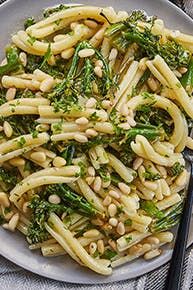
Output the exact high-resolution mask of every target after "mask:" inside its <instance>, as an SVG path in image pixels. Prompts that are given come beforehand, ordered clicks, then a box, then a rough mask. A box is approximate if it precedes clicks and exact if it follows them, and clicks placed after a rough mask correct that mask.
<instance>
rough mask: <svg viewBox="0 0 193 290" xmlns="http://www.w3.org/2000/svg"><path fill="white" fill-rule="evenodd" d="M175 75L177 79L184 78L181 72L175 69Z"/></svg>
mask: <svg viewBox="0 0 193 290" xmlns="http://www.w3.org/2000/svg"><path fill="white" fill-rule="evenodd" d="M173 73H174V74H175V76H176V77H177V78H181V77H182V74H181V73H180V72H179V70H176V69H174V70H173Z"/></svg>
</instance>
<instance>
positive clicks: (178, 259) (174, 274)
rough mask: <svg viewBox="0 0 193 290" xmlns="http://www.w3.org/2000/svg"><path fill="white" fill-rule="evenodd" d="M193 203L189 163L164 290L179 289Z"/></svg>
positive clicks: (192, 178)
mask: <svg viewBox="0 0 193 290" xmlns="http://www.w3.org/2000/svg"><path fill="white" fill-rule="evenodd" d="M192 205H193V166H192V164H191V175H190V181H189V186H188V192H187V196H186V199H185V202H184V207H183V212H182V216H181V220H180V224H179V228H178V233H177V237H176V241H175V246H174V251H173V255H172V259H171V263H170V268H169V271H168V275H167V278H166V283H165V288H164V289H165V290H179V289H180V283H181V276H182V269H183V262H184V256H185V250H186V244H187V239H188V232H189V226H190V220H191V215H192Z"/></svg>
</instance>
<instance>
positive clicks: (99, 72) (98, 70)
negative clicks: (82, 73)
mask: <svg viewBox="0 0 193 290" xmlns="http://www.w3.org/2000/svg"><path fill="white" fill-rule="evenodd" d="M94 73H95V75H96V76H97V77H99V78H102V76H103V71H102V69H101V67H100V66H95V68H94Z"/></svg>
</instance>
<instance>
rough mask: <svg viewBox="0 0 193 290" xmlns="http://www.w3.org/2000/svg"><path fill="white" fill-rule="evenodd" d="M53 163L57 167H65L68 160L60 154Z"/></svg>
mask: <svg viewBox="0 0 193 290" xmlns="http://www.w3.org/2000/svg"><path fill="white" fill-rule="evenodd" d="M53 165H54V166H55V167H63V166H65V165H66V160H65V159H64V158H62V157H60V156H56V157H55V158H54V160H53Z"/></svg>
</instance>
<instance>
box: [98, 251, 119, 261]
mask: <svg viewBox="0 0 193 290" xmlns="http://www.w3.org/2000/svg"><path fill="white" fill-rule="evenodd" d="M116 256H117V252H116V251H113V250H110V249H106V250H105V252H104V254H103V255H102V256H101V258H102V259H107V260H112V259H113V258H114V257H116Z"/></svg>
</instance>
